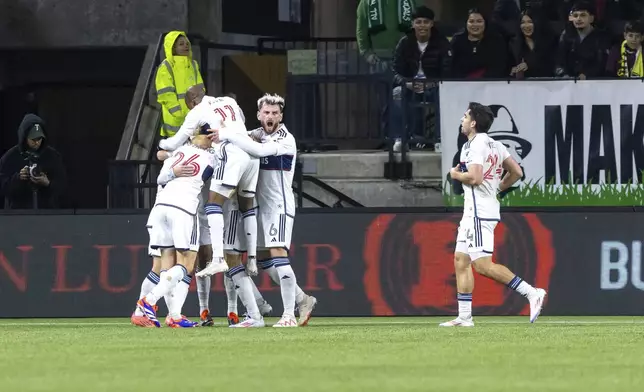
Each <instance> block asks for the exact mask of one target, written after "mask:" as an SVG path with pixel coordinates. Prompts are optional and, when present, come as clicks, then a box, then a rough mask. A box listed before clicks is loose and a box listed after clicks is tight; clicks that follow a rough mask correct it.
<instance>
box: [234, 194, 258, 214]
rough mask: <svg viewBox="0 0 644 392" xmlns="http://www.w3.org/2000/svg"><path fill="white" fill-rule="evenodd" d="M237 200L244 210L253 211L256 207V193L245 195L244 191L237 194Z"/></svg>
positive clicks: (240, 208) (241, 209)
mask: <svg viewBox="0 0 644 392" xmlns="http://www.w3.org/2000/svg"><path fill="white" fill-rule="evenodd" d="M237 196H238V197H237V202H238V203H239V210H240V211H242V212H246V211H251V210H253V209H254V208H255V199H254V196H255V195H254V194H252V195H247V196H246V195H244V194H243V191H241V192H239V194H238V195H237Z"/></svg>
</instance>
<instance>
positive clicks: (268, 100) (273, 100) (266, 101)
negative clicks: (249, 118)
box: [257, 94, 285, 112]
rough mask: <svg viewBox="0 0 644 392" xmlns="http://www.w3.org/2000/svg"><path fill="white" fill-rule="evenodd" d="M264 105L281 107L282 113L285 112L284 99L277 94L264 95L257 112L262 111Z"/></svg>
mask: <svg viewBox="0 0 644 392" xmlns="http://www.w3.org/2000/svg"><path fill="white" fill-rule="evenodd" d="M264 105H277V106H279V107H280V112H283V111H284V105H285V103H284V98H282V97H281V96H279V95H277V94H264V96H263V97H261V98H260V99H258V100H257V110H258V111H261V110H262V107H263V106H264Z"/></svg>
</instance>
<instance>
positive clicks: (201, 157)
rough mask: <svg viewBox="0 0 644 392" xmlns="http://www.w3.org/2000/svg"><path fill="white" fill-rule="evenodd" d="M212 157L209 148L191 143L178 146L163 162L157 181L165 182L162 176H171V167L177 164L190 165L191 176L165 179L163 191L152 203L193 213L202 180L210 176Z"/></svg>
mask: <svg viewBox="0 0 644 392" xmlns="http://www.w3.org/2000/svg"><path fill="white" fill-rule="evenodd" d="M214 159H215V157H214V155H213V154H212V153H211V152H210V151H209V150H204V149H201V148H198V147H195V146H193V145H185V146H181V147H179V148H178V149H177V150H176V151H175V152H174V154H173V155H172V157H170V158H168V159H166V160H165V161H164V162H163V168H162V169H161V174H160V175H159V179H158V182H159V183H164V182H166V181H165V180H166V179H165V178H163V177H164V176H165V175H170V176H171V173H172V168H173V167H174V166H177V165H184V166H189V167H191V168H192V176H190V177H176V178H173V179H172V180H171V181H167V184H166V185H165V187H164V188H163V192H161V193H159V194H158V195H157V199H156V202H155V203H154V205H155V206H157V205H164V206H169V207H174V208H178V209H180V210H183V211H184V212H186V213H187V214H189V215H195V214H196V213H197V207H198V205H199V194H200V193H201V188H202V187H203V185H204V182H206V181H207V180H208V179H209V178H210V177H211V176H212V173H213V167H214V166H215V160H214ZM166 173H167V174H166ZM167 180H169V178H168V179H167Z"/></svg>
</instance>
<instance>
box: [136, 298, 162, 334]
mask: <svg viewBox="0 0 644 392" xmlns="http://www.w3.org/2000/svg"><path fill="white" fill-rule="evenodd" d="M136 306H137V307H138V308H139V310H141V312H143V317H145V318H147V319H148V320H150V322H152V323H153V324H154V326H155V327H157V328H161V323H160V322H159V320H157V312H156V311H155V310H154V306H153V305H150V304H149V303H148V301H146V300H145V298H141V299H140V300H138V301H137V303H136Z"/></svg>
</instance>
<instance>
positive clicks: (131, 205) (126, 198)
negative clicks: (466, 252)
mask: <svg viewBox="0 0 644 392" xmlns="http://www.w3.org/2000/svg"><path fill="white" fill-rule="evenodd" d="M161 166H162V163H161V162H159V161H157V160H147V161H143V160H142V161H134V160H129V161H122V160H112V161H110V162H109V163H108V173H109V183H108V194H107V208H108V209H150V208H152V206H154V201H155V198H156V193H157V184H156V178H157V176H158V173H159V170H160V169H161ZM148 170H149V173H150V175H147V176H146V175H143V172H144V171H148ZM294 180H295V181H294V183H293V191H294V192H295V195H296V202H297V207H298V208H303V207H304V200H307V201H309V202H311V203H312V204H314V205H316V206H318V207H327V208H332V207H335V208H338V207H344V206H345V205H346V206H351V207H364V205H362V204H361V203H359V202H358V201H356V200H354V199H352V198H351V197H349V196H347V195H345V194H344V193H342V192H340V191H339V190H337V189H335V188H333V187H332V186H330V185H328V184H327V183H325V182H324V181H322V180H320V179H318V178H315V177H313V176H310V175H305V174H303V173H302V163H301V162H299V161H298V162H297V163H296V164H295V176H294ZM305 183H307V184H310V185H312V186H314V187H316V188H317V189H318V190H321V191H322V192H324V193H325V194H327V195H330V196H331V197H333V198H334V199H335V200H336V201H335V202H334V203H333V204H332V205H329V204H327V203H325V202H324V201H322V200H320V199H318V198H317V197H315V196H313V195H311V194H310V193H307V192H306V191H304V184H305Z"/></svg>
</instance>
